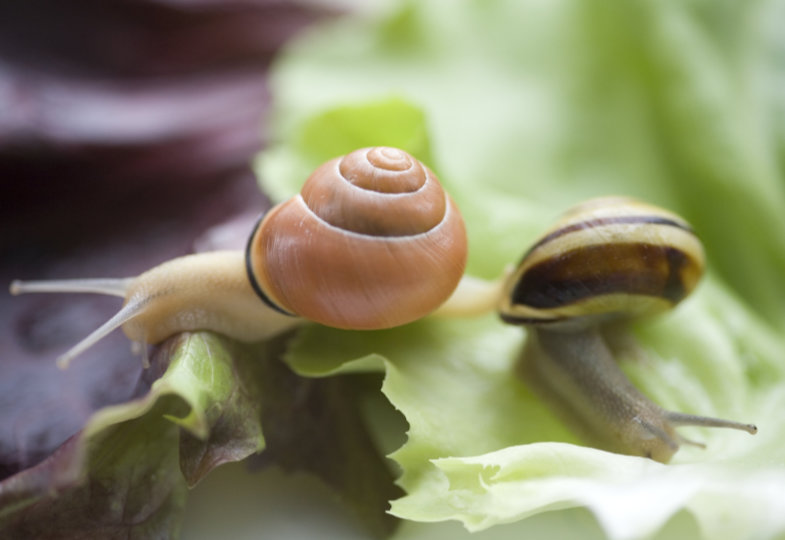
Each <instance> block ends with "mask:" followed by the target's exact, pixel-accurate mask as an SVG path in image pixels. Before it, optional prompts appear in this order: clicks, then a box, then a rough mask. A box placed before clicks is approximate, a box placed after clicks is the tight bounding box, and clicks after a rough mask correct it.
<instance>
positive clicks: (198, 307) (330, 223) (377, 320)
mask: <svg viewBox="0 0 785 540" xmlns="http://www.w3.org/2000/svg"><path fill="white" fill-rule="evenodd" d="M466 257H467V239H466V230H465V226H464V223H463V218H462V217H461V215H460V212H459V211H458V208H457V207H456V205H455V204H454V203H453V201H452V199H451V198H450V197H449V195H447V193H446V192H445V191H444V190H443V189H442V187H441V185H440V183H439V181H438V180H437V178H436V176H435V175H434V174H433V173H432V172H431V171H430V170H429V169H428V168H427V167H426V166H425V165H423V164H422V163H421V162H419V161H418V160H416V159H415V158H414V157H412V156H411V155H409V154H408V153H406V152H404V151H403V150H399V149H396V148H390V147H375V148H364V149H360V150H356V151H354V152H351V153H349V154H347V155H345V156H343V157H340V158H335V159H333V160H330V161H328V162H327V163H325V164H323V165H322V166H320V167H319V168H317V169H316V170H315V171H314V172H313V174H311V176H310V177H309V178H308V179H307V180H306V182H305V184H304V185H303V187H302V190H301V192H300V193H299V194H298V195H296V196H294V197H293V198H291V199H289V200H288V201H285V202H283V203H281V204H279V205H277V206H275V207H274V208H272V209H271V210H270V211H269V212H268V213H267V214H265V215H264V216H262V218H261V219H260V220H259V222H258V223H257V224H256V226H255V228H254V230H253V232H252V234H251V235H250V238H249V240H248V243H247V247H246V250H245V253H243V252H242V251H221V252H212V253H199V254H194V255H187V256H184V257H180V258H176V259H173V260H170V261H167V262H165V263H163V264H161V265H159V266H157V267H155V268H153V269H151V270H149V271H147V272H144V273H142V274H141V275H139V276H137V277H132V278H123V279H77V280H64V281H56V280H55V281H30V282H22V281H14V282H13V283H12V284H11V287H10V289H11V293H12V294H21V293H29V292H93V293H100V294H109V295H115V296H120V297H123V298H124V299H125V303H124V305H123V307H122V309H120V311H119V312H118V313H117V314H115V315H114V316H113V317H112V318H111V319H109V320H108V321H107V322H106V323H105V324H103V325H102V326H101V327H100V328H98V329H97V330H95V331H94V332H93V333H92V334H90V335H89V336H87V337H86V338H85V339H83V340H82V341H80V342H79V343H77V344H76V345H75V346H74V347H72V348H71V349H70V350H68V351H67V352H66V353H64V354H63V355H62V356H61V357H60V358H59V359H58V365H59V366H60V367H63V368H64V367H66V366H67V365H68V363H69V362H70V361H71V360H72V359H73V358H74V357H76V356H78V355H79V354H81V353H82V352H83V351H85V350H86V349H88V348H89V347H90V346H92V345H93V344H94V343H95V342H96V341H98V340H99V339H101V338H102V337H104V336H105V335H106V334H108V333H109V332H111V331H112V330H114V329H115V328H118V327H122V328H123V330H124V332H125V334H126V335H127V336H128V337H129V338H130V339H131V340H132V341H133V342H134V343H137V344H141V345H146V344H156V343H159V342H161V341H163V340H164V339H166V338H167V337H169V336H172V335H174V334H177V333H180V332H183V331H189V330H213V331H215V332H218V333H220V334H223V335H226V336H229V337H233V338H235V339H238V340H240V341H245V342H254V341H259V340H263V339H266V338H268V337H271V336H272V335H275V334H277V333H280V332H283V331H284V330H287V329H290V328H292V327H294V326H296V325H298V324H301V323H302V322H303V321H305V320H310V321H315V322H317V323H321V324H324V325H327V326H332V327H336V328H343V329H360V330H363V329H381V328H390V327H393V326H399V325H403V324H406V323H409V322H412V321H414V320H417V319H419V318H421V317H423V316H425V315H426V314H428V313H429V312H431V311H433V310H434V309H436V308H437V307H439V306H440V305H441V304H443V303H444V302H445V300H447V299H448V297H450V295H451V294H452V292H453V290H454V289H455V288H456V286H457V284H458V282H459V280H460V279H461V277H462V275H463V271H464V267H465V264H466ZM144 349H146V347H143V350H144Z"/></svg>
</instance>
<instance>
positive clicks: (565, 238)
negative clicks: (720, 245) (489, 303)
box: [500, 197, 704, 324]
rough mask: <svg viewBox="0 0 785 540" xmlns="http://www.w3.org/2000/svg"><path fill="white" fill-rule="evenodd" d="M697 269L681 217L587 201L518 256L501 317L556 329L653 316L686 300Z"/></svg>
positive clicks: (621, 200)
mask: <svg viewBox="0 0 785 540" xmlns="http://www.w3.org/2000/svg"><path fill="white" fill-rule="evenodd" d="M703 268H704V253H703V247H702V246H701V243H700V240H698V238H697V237H696V235H695V233H694V232H693V230H692V228H691V227H690V226H689V224H687V222H686V221H684V220H683V219H682V218H681V217H679V216H677V215H676V214H674V213H672V212H669V211H667V210H664V209H662V208H659V207H657V206H653V205H650V204H646V203H643V202H640V201H637V200H635V199H631V198H626V197H603V198H598V199H591V200H589V201H586V202H584V203H582V204H579V205H577V206H575V207H573V208H572V209H570V210H568V211H567V212H566V213H565V214H564V215H563V216H562V218H561V220H559V221H558V222H557V223H556V224H555V225H554V226H553V227H552V228H551V229H550V230H548V231H547V232H546V233H545V234H544V235H543V236H542V237H541V239H540V240H539V241H537V242H536V243H535V244H534V245H533V246H532V247H531V248H530V249H529V251H528V252H527V253H526V254H525V255H524V257H523V259H522V260H521V262H520V263H519V265H518V267H517V269H516V271H515V272H514V273H513V274H512V275H511V276H510V278H509V279H508V281H507V283H506V286H505V291H504V294H503V296H502V303H501V306H500V314H501V317H502V319H504V320H505V321H507V322H510V323H513V324H537V323H551V324H554V323H559V322H565V321H572V322H580V321H585V322H595V321H596V319H597V318H598V317H606V318H614V317H633V316H638V315H648V314H652V313H657V312H659V311H662V310H664V309H667V308H669V307H672V306H673V305H675V304H677V303H679V302H680V301H681V300H682V299H684V298H685V297H686V296H687V295H688V294H689V293H690V292H691V291H692V289H694V288H695V286H696V285H697V282H698V280H699V279H700V277H701V275H702V273H703Z"/></svg>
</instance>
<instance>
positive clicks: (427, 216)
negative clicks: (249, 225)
mask: <svg viewBox="0 0 785 540" xmlns="http://www.w3.org/2000/svg"><path fill="white" fill-rule="evenodd" d="M466 254H467V240H466V230H465V227H464V223H463V219H462V218H461V215H460V213H459V212H458V209H457V207H456V206H455V205H454V203H453V202H452V200H451V199H450V198H449V196H448V195H447V194H446V193H445V192H444V190H443V189H442V187H441V185H440V184H439V182H438V180H437V179H436V176H435V175H434V174H433V173H432V172H431V171H430V170H429V169H428V168H427V167H425V166H424V165H423V164H422V163H420V162H419V161H418V160H416V159H415V158H414V157H412V156H411V155H409V154H407V153H406V152H404V151H402V150H399V149H396V148H389V147H376V148H364V149H361V150H356V151H354V152H352V153H350V154H348V155H346V156H344V157H341V158H336V159H333V160H331V161H329V162H327V163H325V164H324V165H322V166H321V167H319V168H318V169H317V170H316V171H314V173H313V174H312V175H311V176H310V177H309V178H308V180H307V181H306V182H305V185H304V186H303V188H302V191H301V193H300V194H299V195H297V196H295V197H294V198H292V199H290V200H289V201H286V202H284V203H282V204H280V205H278V206H276V207H275V208H273V209H272V210H271V211H270V212H268V213H267V215H266V216H265V217H264V219H262V221H261V222H260V223H259V225H258V226H257V228H256V230H255V231H254V233H253V234H252V235H251V239H250V241H249V243H248V248H247V255H246V262H247V267H248V273H249V277H250V279H251V282H252V284H253V286H254V289H255V290H256V291H257V293H258V294H259V295H260V296H261V297H262V299H263V300H264V301H265V302H267V303H269V304H270V305H271V306H272V307H274V308H276V309H278V310H280V311H283V312H286V313H289V314H296V315H299V316H301V317H305V318H307V319H310V320H312V321H316V322H319V323H321V324H325V325H327V326H333V327H337V328H350V329H376V328H388V327H393V326H398V325H401V324H405V323H408V322H411V321H413V320H416V319H418V318H420V317H422V316H424V315H426V314H428V313H429V312H430V311H432V310H434V309H435V308H436V307H438V306H439V305H440V304H442V303H443V302H444V301H445V300H446V299H447V297H449V296H450V294H451V293H452V291H453V290H454V289H455V287H456V286H457V284H458V281H459V280H460V278H461V276H462V275H463V270H464V267H465V264H466Z"/></svg>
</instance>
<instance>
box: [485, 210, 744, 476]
mask: <svg viewBox="0 0 785 540" xmlns="http://www.w3.org/2000/svg"><path fill="white" fill-rule="evenodd" d="M704 261H705V257H704V253H703V247H702V245H701V243H700V241H699V240H698V238H697V236H696V235H695V233H694V232H693V230H692V228H691V227H690V226H689V224H688V223H687V222H686V221H684V220H683V219H682V218H680V217H679V216H677V215H676V214H673V213H671V212H668V211H667V210H664V209H662V208H658V207H656V206H652V205H649V204H646V203H643V202H640V201H637V200H634V199H630V198H626V197H604V198H598V199H592V200H589V201H587V202H584V203H583V204H580V205H578V206H575V207H573V208H572V209H570V210H569V211H567V212H566V213H565V214H564V216H563V217H562V219H561V220H560V221H559V222H558V223H556V224H555V225H554V226H553V227H552V228H551V229H550V230H548V231H546V233H545V234H544V235H543V236H542V238H541V239H540V240H538V241H537V242H535V243H534V245H533V246H532V247H531V248H530V249H529V251H527V252H526V254H525V255H524V257H523V259H522V260H521V261H520V263H519V264H518V267H517V269H516V270H515V271H514V272H513V273H512V274H511V275H510V277H509V278H508V280H507V282H506V283H505V285H504V290H503V293H502V296H501V302H500V305H499V314H500V317H501V318H502V320H503V321H505V322H507V323H510V324H518V325H524V326H525V327H526V328H527V330H528V336H527V342H526V345H525V347H524V350H523V352H522V354H521V360H520V371H521V373H522V375H523V377H524V379H526V381H527V382H528V383H529V384H530V385H531V386H532V388H533V389H534V391H535V392H537V393H539V394H540V395H541V396H542V397H543V399H544V400H545V401H547V402H548V403H549V404H550V405H551V406H552V407H553V408H554V409H555V411H556V412H557V413H559V414H560V415H561V416H562V417H563V418H564V419H565V420H566V421H567V422H569V423H570V425H572V426H573V428H574V429H575V431H576V432H578V434H579V435H581V436H582V437H583V438H584V439H586V440H587V441H588V442H589V443H591V444H593V445H595V446H597V447H599V448H603V449H606V450H610V451H614V452H619V453H624V454H631V455H637V456H645V457H649V458H651V459H654V460H657V461H660V462H663V463H666V462H668V461H669V460H670V459H671V457H672V456H673V454H674V453H675V452H676V451H677V450H678V448H679V446H680V445H681V444H685V443H686V444H693V445H698V446H702V445H701V444H700V443H696V442H694V441H690V440H688V439H686V438H684V437H682V436H681V435H679V434H678V433H677V432H676V428H677V427H679V426H704V427H725V428H733V429H740V430H743V431H747V432H748V433H753V434H754V433H756V432H757V428H756V427H755V426H754V425H752V424H745V423H740V422H733V421H730V420H722V419H718V418H709V417H703V416H695V415H690V414H684V413H679V412H673V411H668V410H665V409H663V408H661V407H660V406H658V405H656V404H655V403H653V402H652V401H650V400H649V399H648V398H647V397H645V396H644V395H643V394H642V393H641V392H640V391H638V390H637V388H635V387H634V385H633V384H632V383H631V382H630V381H629V379H628V378H627V377H626V376H625V375H624V373H623V372H622V371H621V370H620V369H619V366H618V364H617V362H616V359H615V358H614V357H613V354H612V352H611V349H610V348H609V346H608V344H607V343H606V337H607V335H608V334H610V333H613V332H620V331H622V328H623V322H624V321H625V320H630V319H633V318H637V317H643V316H647V315H652V314H656V313H660V312H663V311H665V310H667V309H670V308H672V307H674V306H675V305H676V304H678V303H679V302H681V301H682V300H683V299H684V298H685V297H686V296H687V295H688V294H689V293H690V292H691V291H692V290H693V289H694V288H695V286H696V285H697V283H698V281H699V280H700V277H701V275H702V274H703V268H704ZM620 323H622V324H620Z"/></svg>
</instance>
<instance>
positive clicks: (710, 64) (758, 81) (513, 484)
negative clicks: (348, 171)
mask: <svg viewBox="0 0 785 540" xmlns="http://www.w3.org/2000/svg"><path fill="white" fill-rule="evenodd" d="M783 9H785V3H783V2H781V1H768V2H758V3H736V2H730V1H720V2H677V1H664V2H637V1H636V2H627V3H612V2H600V3H591V4H587V3H584V2H578V1H567V2H559V3H551V2H540V3H535V2H514V1H512V0H508V1H501V2H484V3H483V2H471V1H460V2H454V1H452V2H448V1H447V0H440V1H433V2H399V3H397V5H396V7H395V8H394V9H391V10H390V11H389V12H387V13H385V14H383V15H381V16H379V17H377V18H376V19H368V18H360V17H357V18H349V19H346V20H344V21H342V22H340V23H338V24H329V25H323V26H320V27H319V28H318V29H317V30H316V31H313V32H310V33H308V34H307V35H306V36H305V37H303V38H302V39H301V40H299V41H298V42H297V43H296V44H295V45H294V46H293V47H291V48H290V49H289V50H288V53H287V54H286V55H284V56H283V58H282V59H281V60H280V62H279V64H278V65H277V67H276V71H275V77H274V95H275V100H276V101H275V103H276V108H277V109H276V115H275V128H276V129H275V131H276V132H277V133H278V134H279V137H280V138H279V141H280V142H279V144H277V145H276V146H274V147H273V148H272V149H271V150H270V151H269V152H266V153H265V154H264V155H263V156H262V157H261V159H260V161H259V163H258V171H259V173H260V177H261V178H262V181H263V184H264V186H265V187H266V188H267V189H269V190H270V192H271V193H273V194H275V196H276V197H277V198H283V197H285V196H289V195H291V194H292V193H294V192H295V191H296V190H297V188H298V187H299V185H300V184H301V183H302V181H303V180H304V178H305V175H306V174H307V173H304V171H307V170H310V168H312V167H313V165H314V164H315V161H316V160H317V159H323V158H328V157H333V156H334V155H338V154H341V153H344V152H348V151H350V150H352V149H354V148H356V147H359V146H367V145H371V144H396V145H399V146H402V147H404V148H406V149H408V150H410V151H413V152H414V153H415V154H416V155H419V156H420V157H421V158H422V159H424V160H425V161H426V163H427V164H428V165H429V166H430V167H431V168H433V169H434V170H435V172H436V173H437V174H438V175H439V176H440V178H441V180H442V181H443V183H444V184H445V186H446V188H447V189H448V190H449V191H450V193H451V194H452V195H453V197H454V198H455V200H456V201H457V202H458V204H459V206H460V207H461V209H462V211H463V213H464V217H465V219H466V222H467V228H468V231H469V236H470V259H469V271H470V272H471V273H472V274H475V275H478V276H482V277H489V278H490V277H496V276H498V275H500V274H501V273H502V271H503V269H504V267H505V266H506V265H508V264H514V263H515V261H516V260H517V259H518V258H519V257H520V256H521V254H522V253H523V251H524V250H525V249H526V248H527V246H528V245H529V244H530V243H531V242H533V241H534V240H535V239H536V237H537V235H538V234H539V233H540V232H541V231H542V230H543V229H544V228H545V227H547V226H548V224H549V223H550V222H551V221H552V220H553V219H554V218H555V217H556V216H557V215H558V214H559V213H560V212H562V211H563V210H564V209H565V208H566V207H567V206H568V205H569V204H572V203H574V202H577V201H579V200H581V199H583V198H586V197H589V196H595V195H603V194H608V193H624V194H629V195H634V196H638V197H641V198H644V199H646V200H650V201H652V202H655V203H657V204H661V205H663V206H665V207H668V208H671V209H673V210H675V211H678V212H679V213H681V214H683V215H684V216H685V217H687V218H688V220H690V222H691V223H692V224H693V225H694V226H695V228H696V230H697V231H698V233H699V234H700V235H701V237H702V239H703V240H704V243H705V247H706V251H707V254H708V258H709V272H708V276H707V278H706V279H705V280H704V282H703V284H702V285H701V286H700V287H699V288H698V290H697V291H696V293H695V294H694V296H693V297H692V298H690V299H688V300H687V301H686V302H685V303H684V304H683V305H682V306H680V307H679V309H677V310H676V311H675V312H674V313H673V314H669V315H667V316H664V317H661V318H659V319H656V320H652V321H642V322H640V323H639V324H637V325H636V327H635V328H634V333H635V336H636V337H637V340H638V341H639V342H640V345H641V352H640V353H638V354H628V355H625V357H624V358H621V359H620V360H621V361H622V367H623V369H625V370H626V371H627V372H628V374H629V375H630V377H631V378H632V379H633V382H635V384H636V385H637V386H638V387H639V388H641V389H642V390H643V391H644V392H645V393H646V394H648V395H650V396H651V397H652V398H653V399H654V400H655V401H657V402H658V403H660V404H662V405H663V406H665V407H667V408H672V409H676V410H682V411H685V412H694V413H699V414H707V415H716V416H722V417H729V418H736V419H740V420H745V421H754V422H756V423H757V424H758V427H759V428H760V433H759V434H758V435H756V436H755V437H750V436H748V435H746V434H744V433H736V432H725V431H722V430H705V429H698V428H691V429H684V434H685V435H686V436H687V437H691V438H694V439H698V440H701V441H703V442H705V443H706V444H707V449H706V450H702V449H699V448H683V449H682V450H680V451H679V453H678V454H677V455H676V457H675V459H674V461H673V463H672V464H670V465H667V466H663V465H660V464H657V463H653V462H650V461H647V460H645V459H642V458H633V457H628V456H620V455H614V454H610V453H607V452H601V451H598V450H594V449H591V448H586V447H583V446H580V445H579V444H576V443H577V442H578V441H576V440H575V439H574V438H573V436H572V435H571V434H569V433H568V432H567V431H565V430H564V428H563V427H562V426H561V425H560V424H559V422H558V421H557V420H556V419H555V418H554V417H553V416H552V415H551V414H550V413H549V411H547V410H546V409H545V408H544V407H543V406H542V405H541V404H540V403H539V402H538V401H537V400H536V399H535V398H534V397H533V395H532V394H531V393H530V391H529V390H528V389H527V388H526V387H525V386H523V384H522V383H521V382H520V381H519V380H518V378H517V377H516V375H515V365H516V360H517V356H518V354H519V351H520V347H521V343H522V341H523V339H525V335H524V332H523V331H521V330H519V329H515V328H509V327H505V326H503V325H502V324H501V323H500V322H499V321H498V320H496V318H495V317H494V316H492V315H490V316H486V317H480V318H477V319H473V320H466V321H440V320H435V319H431V320H424V321H420V322H417V323H414V324H411V325H408V326H406V327H403V328H399V329H395V330H390V331H384V332H372V333H356V332H340V331H335V330H330V329H326V328H316V327H310V328H307V329H305V330H304V331H303V332H302V333H300V335H299V336H298V337H297V339H296V340H294V341H293V342H292V346H291V347H290V349H289V351H288V353H287V361H288V362H289V364H290V366H292V367H293V369H295V371H297V372H299V373H301V374H303V375H307V376H319V377H324V376H329V375H332V374H335V373H339V372H345V371H367V370H380V369H384V370H385V373H386V375H385V383H384V387H383V392H384V394H385V395H386V396H387V398H388V399H389V400H390V402H391V403H392V404H393V405H394V406H395V407H396V408H397V409H398V410H399V411H400V412H401V413H403V415H404V417H405V418H406V420H407V422H408V424H409V431H408V441H407V442H406V443H405V444H404V445H403V446H402V447H401V448H400V449H398V450H397V451H396V452H395V453H394V454H393V455H392V457H393V458H394V459H395V460H396V461H397V462H398V464H399V465H400V467H401V470H402V476H401V478H400V481H399V482H400V485H401V486H402V487H403V488H404V490H405V491H406V495H405V496H404V497H402V498H400V499H397V500H395V501H393V505H392V512H393V513H394V514H395V515H397V516H399V517H402V518H405V519H408V520H416V521H421V522H434V521H444V520H458V521H460V522H462V523H463V524H464V525H465V526H466V527H467V528H468V529H469V530H472V531H476V530H480V529H485V528H488V527H491V526H495V525H502V524H508V525H506V526H507V527H510V526H513V527H514V525H509V524H515V523H521V524H522V523H524V522H522V521H520V520H522V519H524V518H529V519H531V516H535V515H536V514H538V513H541V512H545V511H554V510H558V511H559V512H560V513H564V514H565V516H574V514H573V512H574V510H568V509H573V508H586V509H588V510H589V511H590V512H591V513H592V514H593V515H594V516H595V519H596V520H597V523H599V525H600V526H601V528H602V530H603V531H604V533H605V535H607V536H608V537H610V538H620V539H621V538H640V537H646V536H649V535H652V534H656V533H658V532H659V534H661V535H662V536H663V537H670V536H668V535H673V534H681V535H684V537H687V536H690V537H692V536H695V535H696V534H697V535H700V536H701V537H704V538H717V537H722V538H773V537H778V536H781V535H782V534H785V520H784V519H783V518H782V516H783V515H785V498H783V497H782V496H781V493H782V486H783V485H785V450H783V448H785V440H783V439H784V438H785V420H783V417H782V415H781V414H780V412H779V411H781V410H782V408H783V406H785V384H783V383H785V362H783V361H782V351H783V348H784V346H785V343H784V342H783V335H784V334H783V332H782V330H783V323H785V285H784V284H783V280H782V275H783V274H785V236H783V235H782V234H779V233H778V231H783V230H785V223H784V222H783V220H785V194H784V193H783V186H785V182H783V163H785V159H783V158H785V152H783V150H785V144H783V142H784V141H785V137H784V136H783V135H784V134H785V130H783V129H782V125H783V123H782V120H783V118H785V116H784V115H783V111H785V107H783V105H784V104H785V94H782V92H781V91H779V90H778V88H781V82H782V80H783V71H785V68H783V66H782V64H781V62H780V63H777V61H776V57H777V54H781V52H782V50H783V48H784V47H785V37H783V34H782V32H781V31H779V30H777V29H776V25H775V24H774V23H773V22H772V21H773V20H775V19H776V18H777V14H779V15H780V16H781V15H782V13H783ZM778 51H779V52H778ZM778 84H779V86H777V85H778ZM384 110H386V111H387V112H386V113H385V112H383V111H384ZM368 111H373V114H368ZM399 115H400V116H401V117H403V118H407V119H408V120H410V121H411V122H409V121H407V122H403V123H397V122H393V123H392V124H390V123H387V122H380V123H378V124H375V123H373V122H371V121H370V119H371V118H375V119H384V118H396V117H398V116H399ZM365 120H368V121H367V122H365ZM358 126H361V129H360V128H358ZM407 130H408V134H407V132H406V131H407ZM423 134H425V135H423ZM324 141H330V142H329V144H328V143H325V142H324ZM418 152H420V154H418ZM327 154H330V155H327ZM326 344H327V345H326ZM567 519H568V520H569V519H572V518H569V517H568V518H567ZM527 521H528V520H527ZM557 521H558V520H554V521H553V522H546V521H541V523H551V524H553V523H555V522H557ZM576 523H580V520H578V521H576ZM406 530H407V529H404V530H402V531H401V534H400V536H401V537H405V534H404V533H405V532H406ZM513 530H519V529H517V528H516V529H513ZM520 530H521V531H523V530H525V528H524V527H523V525H521V528H520ZM549 530H553V531H555V530H557V526H556V525H553V526H552V527H551V529H549ZM543 531H544V530H543ZM543 531H540V534H548V533H547V532H543ZM562 532H563V531H562ZM573 534H574V535H575V536H578V535H579V531H573ZM412 537H414V536H412Z"/></svg>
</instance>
